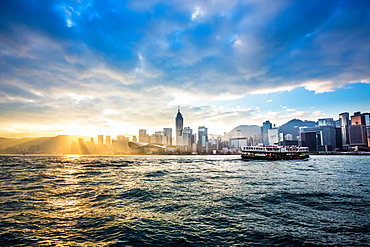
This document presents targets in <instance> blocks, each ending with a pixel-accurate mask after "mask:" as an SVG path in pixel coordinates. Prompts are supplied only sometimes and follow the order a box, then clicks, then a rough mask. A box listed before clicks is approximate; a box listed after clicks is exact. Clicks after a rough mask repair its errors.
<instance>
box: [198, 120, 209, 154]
mask: <svg viewBox="0 0 370 247" xmlns="http://www.w3.org/2000/svg"><path fill="white" fill-rule="evenodd" d="M207 145H208V129H207V128H206V127H204V126H199V127H198V152H199V153H206V151H207Z"/></svg>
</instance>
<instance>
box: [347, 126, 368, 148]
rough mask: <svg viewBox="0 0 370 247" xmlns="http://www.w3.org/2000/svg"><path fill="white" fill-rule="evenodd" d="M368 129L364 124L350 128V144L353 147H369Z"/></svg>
mask: <svg viewBox="0 0 370 247" xmlns="http://www.w3.org/2000/svg"><path fill="white" fill-rule="evenodd" d="M366 139H367V138H366V128H365V125H362V124H353V125H350V126H349V144H350V145H351V146H367V140H366Z"/></svg>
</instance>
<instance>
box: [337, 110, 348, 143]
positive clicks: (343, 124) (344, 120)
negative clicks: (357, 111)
mask: <svg viewBox="0 0 370 247" xmlns="http://www.w3.org/2000/svg"><path fill="white" fill-rule="evenodd" d="M339 124H340V128H341V132H342V145H343V148H346V147H348V144H349V134H348V133H349V132H348V126H349V113H348V112H343V113H340V114H339Z"/></svg>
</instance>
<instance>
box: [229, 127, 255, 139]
mask: <svg viewBox="0 0 370 247" xmlns="http://www.w3.org/2000/svg"><path fill="white" fill-rule="evenodd" d="M260 133H261V127H260V126H257V125H239V126H238V127H235V128H234V129H233V130H231V131H230V132H229V133H228V134H227V135H228V137H229V138H235V137H250V136H253V135H257V136H259V135H260Z"/></svg>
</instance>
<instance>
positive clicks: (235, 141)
mask: <svg viewBox="0 0 370 247" xmlns="http://www.w3.org/2000/svg"><path fill="white" fill-rule="evenodd" d="M242 146H248V138H246V137H240V138H238V137H236V138H230V139H229V147H230V148H231V149H232V150H234V151H240V150H241V147H242Z"/></svg>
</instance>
